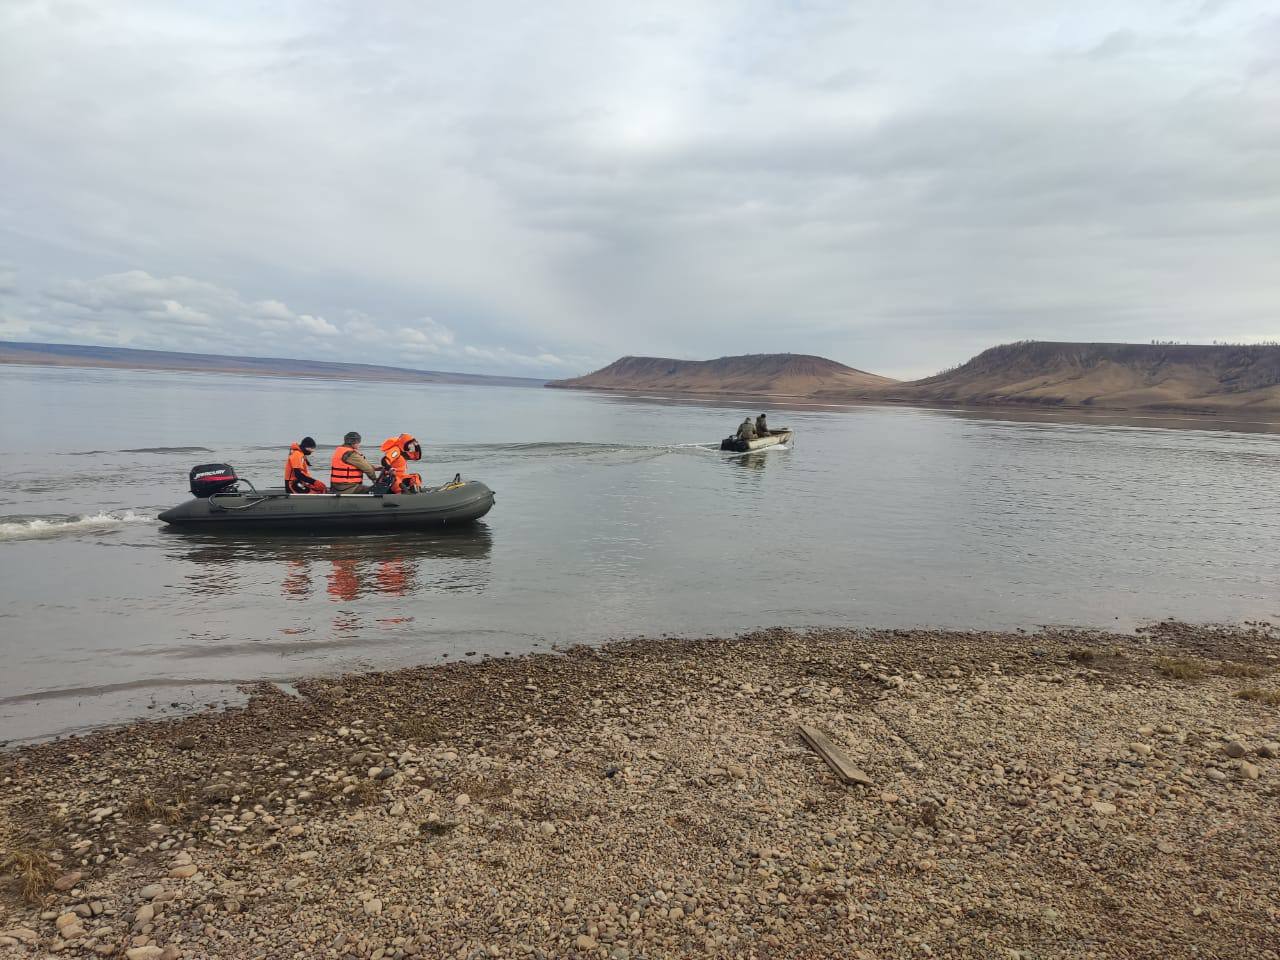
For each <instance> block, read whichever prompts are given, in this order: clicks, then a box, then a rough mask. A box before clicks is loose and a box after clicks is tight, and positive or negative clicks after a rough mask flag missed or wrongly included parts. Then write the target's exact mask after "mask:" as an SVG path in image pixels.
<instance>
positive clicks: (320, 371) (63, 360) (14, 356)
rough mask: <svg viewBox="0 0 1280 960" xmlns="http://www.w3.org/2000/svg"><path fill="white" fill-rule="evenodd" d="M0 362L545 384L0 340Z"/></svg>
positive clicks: (529, 380) (323, 363) (348, 365)
mask: <svg viewBox="0 0 1280 960" xmlns="http://www.w3.org/2000/svg"><path fill="white" fill-rule="evenodd" d="M0 363H20V364H33V365H40V366H59V367H114V368H118V369H128V370H184V371H193V372H199V373H239V374H250V375H258V376H272V377H311V378H315V379H322V380H377V381H384V382H385V381H393V382H404V383H470V384H477V385H487V386H519V387H540V386H542V385H543V384H545V383H546V380H537V379H532V378H529V377H491V376H485V375H483V374H478V373H447V372H444V371H440V370H414V369H411V368H408V367H382V366H378V365H376V364H371V363H330V362H327V361H323V360H291V359H287V358H285V357H232V356H220V355H217V354H207V353H171V352H169V351H167V350H132V349H128V348H125V347H93V346H85V345H81V344H62V343H14V342H9V341H4V340H0Z"/></svg>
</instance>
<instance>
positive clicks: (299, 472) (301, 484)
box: [284, 443, 316, 493]
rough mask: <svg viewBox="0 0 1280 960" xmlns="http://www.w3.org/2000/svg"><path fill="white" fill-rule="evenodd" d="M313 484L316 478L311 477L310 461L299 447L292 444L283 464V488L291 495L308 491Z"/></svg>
mask: <svg viewBox="0 0 1280 960" xmlns="http://www.w3.org/2000/svg"><path fill="white" fill-rule="evenodd" d="M315 482H316V478H315V477H313V476H312V475H311V461H310V460H308V459H307V455H306V454H305V453H303V452H302V448H301V447H300V446H298V445H297V444H296V443H295V444H293V445H292V446H291V447H289V459H288V460H286V461H285V462H284V488H285V489H286V490H288V491H290V492H291V493H292V492H296V491H297V490H309V489H311V487H313V486H315ZM295 487H296V489H295Z"/></svg>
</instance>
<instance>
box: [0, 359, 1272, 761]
mask: <svg viewBox="0 0 1280 960" xmlns="http://www.w3.org/2000/svg"><path fill="white" fill-rule="evenodd" d="M759 407H760V402H759V401H751V402H750V403H749V404H744V403H737V402H733V401H728V400H723V401H722V400H714V401H683V402H672V401H669V400H662V399H659V398H648V399H646V398H636V397H622V396H610V395H604V394H594V393H582V392H572V391H561V390H548V389H537V388H522V387H483V386H452V385H409V384H382V383H378V384H362V383H353V382H335V381H316V380H298V379H281V378H269V377H241V376H230V375H217V374H186V373H157V372H135V371H118V370H90V369H74V368H44V367H0V445H2V448H3V450H4V451H5V453H4V461H5V466H4V468H3V470H0V477H3V483H0V655H2V656H3V658H4V664H5V670H4V671H3V673H0V741H10V742H18V741H22V740H25V739H29V738H34V737H45V736H50V735H54V734H58V733H63V732H67V731H74V730H79V729H84V728H87V727H91V726H94V725H97V724H101V723H106V722H115V721H119V720H124V719H129V718H133V717H139V716H157V715H163V714H165V713H169V712H173V711H181V710H188V709H193V708H200V707H202V706H205V705H218V704H221V703H225V702H230V701H232V700H234V698H235V696H236V694H235V692H234V687H235V685H237V684H240V683H245V682H250V681H254V680H258V679H262V678H268V679H273V680H276V681H279V682H282V683H284V684H285V685H286V689H287V684H288V681H290V680H292V679H296V678H298V677H300V676H305V675H308V674H314V673H332V672H339V671H346V670H351V669H362V668H372V667H382V666H389V665H396V664H405V663H419V662H430V661H438V660H441V659H445V658H462V659H465V658H468V657H479V656H486V655H497V656H501V655H507V654H517V653H522V652H526V651H530V650H548V649H551V648H553V647H555V646H563V645H565V644H571V643H576V642H599V641H602V640H606V639H609V638H615V637H623V636H634V635H642V634H643V635H656V634H664V633H668V634H679V635H690V636H701V635H709V634H710V635H722V634H727V633H731V632H737V631H742V630H747V629H751V628H753V627H758V626H773V625H785V626H795V627H804V626H818V625H825V624H846V625H848V624H852V625H865V626H902V627H906V626H948V627H973V628H1016V627H1033V626H1038V625H1042V624H1064V625H1078V626H1099V627H1108V628H1115V629H1130V628H1132V627H1133V626H1134V625H1136V624H1139V623H1141V622H1144V621H1148V620H1156V619H1162V618H1165V617H1176V618H1180V619H1186V620H1190V621H1241V620H1250V619H1273V618H1276V617H1280V589H1278V586H1280V553H1278V552H1277V550H1276V544H1277V542H1278V541H1280V506H1277V505H1278V504H1280V436H1277V435H1276V434H1275V433H1273V432H1272V430H1273V429H1274V428H1273V427H1272V426H1268V425H1259V424H1234V425H1233V424H1212V423H1209V424H1206V423H1200V424H1191V425H1188V424H1178V423H1165V422H1162V421H1159V420H1153V419H1149V418H1147V419H1134V420H1123V419H1082V418H1079V417H1076V418H1075V419H1069V418H1065V417H1061V416H1056V415H1048V414H1044V415H1040V414H1028V415H1004V414H1001V413H997V412H989V411H988V412H973V411H968V412H966V411H953V410H934V409H921V408H908V407H894V406H852V407H825V406H820V405H808V404H799V405H793V406H787V405H785V404H772V405H769V406H768V407H767V409H768V410H769V412H770V420H771V422H772V423H773V425H775V426H782V425H786V426H791V427H793V428H795V430H796V439H795V441H794V443H793V444H791V446H790V447H789V448H787V449H775V450H771V451H768V452H764V453H756V454H748V455H731V454H724V453H721V452H720V451H719V449H718V440H719V438H720V437H721V436H723V435H725V434H727V433H729V432H732V430H733V428H734V427H735V426H736V424H737V423H738V422H740V421H741V419H742V417H743V416H744V414H745V413H751V414H754V413H756V412H758V408H759ZM348 430H358V431H360V432H361V433H362V434H363V435H364V436H365V438H366V440H367V441H370V443H368V444H367V445H368V446H371V447H373V448H376V446H377V444H378V443H380V442H381V440H382V439H383V438H384V437H387V436H391V435H395V434H399V433H401V432H404V431H408V432H412V433H415V434H416V435H417V436H418V437H419V438H420V439H422V440H423V442H424V447H425V449H426V459H425V462H424V464H422V465H421V466H423V467H425V472H426V475H427V480H428V483H435V482H443V481H445V480H447V479H449V478H451V477H452V476H453V475H454V474H455V473H458V472H460V473H462V475H463V476H464V477H471V478H476V479H479V480H483V481H484V482H485V483H487V484H489V485H490V486H491V487H493V488H494V490H495V491H496V492H497V505H496V506H495V508H494V510H493V511H492V512H491V513H490V514H489V516H488V517H486V518H485V520H483V521H482V522H481V523H480V524H479V525H477V526H476V527H475V528H474V529H471V530H468V531H466V532H459V533H451V534H449V535H441V534H424V533H416V534H407V535H406V534H401V535H395V536H392V535H372V536H370V535H366V536H355V535H350V534H346V535H343V536H339V537H326V536H305V537H303V536H291V537H281V536H252V537H246V536H237V537H231V536H214V535H208V534H206V535H201V536H196V535H190V534H181V533H175V532H172V531H169V530H167V529H164V528H162V525H161V524H159V523H158V522H157V521H156V520H155V517H156V515H157V514H158V513H159V512H160V511H161V510H162V509H164V508H165V507H167V506H170V505H172V504H174V503H177V502H180V501H181V500H183V499H185V498H186V497H187V491H186V482H187V471H188V469H189V468H190V467H191V466H193V465H195V464H197V463H203V462H209V461H226V462H230V463H232V464H234V465H235V467H236V468H237V470H238V471H239V472H240V473H241V475H243V476H247V477H249V478H250V479H253V480H255V481H257V482H258V483H259V485H264V484H276V483H278V479H277V478H278V477H279V475H280V473H281V465H282V463H283V458H284V456H285V453H286V451H287V448H288V444H289V443H290V442H291V441H293V440H296V439H298V438H300V437H301V436H302V435H304V434H311V435H314V436H315V437H316V438H317V439H318V440H319V441H320V444H321V447H322V449H321V451H320V452H319V453H318V454H317V457H316V460H317V461H324V463H325V464H327V458H328V450H331V449H332V446H333V445H334V443H336V442H337V441H338V440H339V439H340V438H341V436H342V435H343V434H344V433H345V432H346V431H348ZM320 475H321V476H322V477H325V478H327V469H326V468H324V467H322V468H321V470H320Z"/></svg>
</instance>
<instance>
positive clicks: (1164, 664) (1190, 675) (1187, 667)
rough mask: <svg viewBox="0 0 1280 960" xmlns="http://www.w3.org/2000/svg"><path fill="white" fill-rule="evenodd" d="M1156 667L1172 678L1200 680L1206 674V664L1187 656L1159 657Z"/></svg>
mask: <svg viewBox="0 0 1280 960" xmlns="http://www.w3.org/2000/svg"><path fill="white" fill-rule="evenodd" d="M1156 669H1157V670H1159V671H1160V672H1161V673H1162V674H1164V675H1165V676H1166V677H1169V678H1170V679H1171V680H1200V679H1202V678H1203V677H1204V675H1205V669H1204V664H1202V663H1200V661H1198V660H1188V659H1187V658H1186V657H1158V658H1156Z"/></svg>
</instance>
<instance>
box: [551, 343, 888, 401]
mask: <svg viewBox="0 0 1280 960" xmlns="http://www.w3.org/2000/svg"><path fill="white" fill-rule="evenodd" d="M893 382H894V381H892V380H890V379H889V378H888V377H880V376H876V375H875V374H873V373H866V372H864V371H862V370H855V369H854V368H853V367H846V366H845V365H844V364H842V363H836V362H835V361H834V360H826V359H824V358H822V357H811V356H805V355H804V354H795V353H760V354H750V355H747V356H742V357H720V358H719V359H718V360H668V359H665V358H662V357H623V358H622V359H621V360H615V361H614V362H613V363H611V364H609V366H607V367H605V368H604V369H602V370H597V371H596V372H595V373H590V374H587V375H586V376H585V377H575V378H573V379H571V380H552V381H551V382H549V383H548V384H547V386H549V387H562V388H569V389H580V390H656V391H661V392H670V393H717V394H756V395H774V396H789V397H808V396H812V395H813V394H815V393H817V392H818V391H820V390H848V391H854V392H856V391H867V390H872V389H878V388H881V387H885V386H888V385H890V384H892V383H893Z"/></svg>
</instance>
